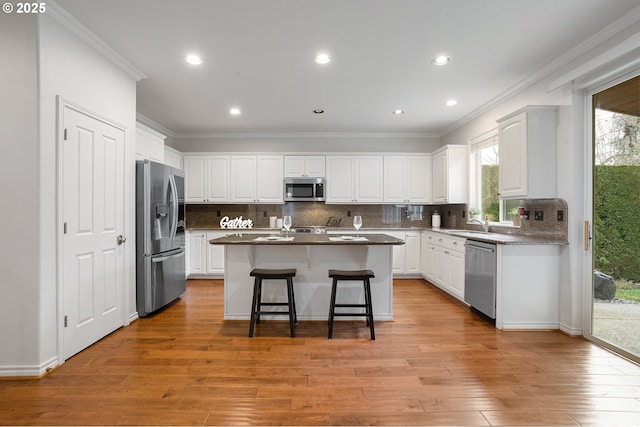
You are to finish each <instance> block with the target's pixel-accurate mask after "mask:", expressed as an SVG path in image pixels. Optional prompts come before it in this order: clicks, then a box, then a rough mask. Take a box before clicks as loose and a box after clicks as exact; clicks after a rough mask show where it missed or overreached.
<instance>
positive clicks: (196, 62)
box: [184, 54, 202, 65]
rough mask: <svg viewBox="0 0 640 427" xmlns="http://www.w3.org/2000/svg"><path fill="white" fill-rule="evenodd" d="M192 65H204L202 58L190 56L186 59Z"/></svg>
mask: <svg viewBox="0 0 640 427" xmlns="http://www.w3.org/2000/svg"><path fill="white" fill-rule="evenodd" d="M184 60H185V61H187V62H188V63H189V64H191V65H200V64H202V58H200V57H199V56H198V55H195V54H189V55H187V56H186V57H185V58H184Z"/></svg>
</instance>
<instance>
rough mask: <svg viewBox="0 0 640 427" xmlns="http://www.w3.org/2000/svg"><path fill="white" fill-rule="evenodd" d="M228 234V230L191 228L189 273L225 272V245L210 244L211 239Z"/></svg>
mask: <svg viewBox="0 0 640 427" xmlns="http://www.w3.org/2000/svg"><path fill="white" fill-rule="evenodd" d="M226 234H228V233H227V232H226V231H207V230H191V231H190V233H189V235H190V237H189V274H190V275H193V276H206V275H222V274H224V246H219V245H210V244H209V240H211V239H215V238H217V237H222V236H224V235H226Z"/></svg>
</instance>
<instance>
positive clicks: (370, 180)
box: [326, 156, 383, 204]
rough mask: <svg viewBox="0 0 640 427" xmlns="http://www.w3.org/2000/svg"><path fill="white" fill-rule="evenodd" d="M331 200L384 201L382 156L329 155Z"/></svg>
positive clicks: (328, 171) (345, 201)
mask: <svg viewBox="0 0 640 427" xmlns="http://www.w3.org/2000/svg"><path fill="white" fill-rule="evenodd" d="M326 169H327V189H328V190H327V198H326V202H327V203H363V204H371V203H381V202H382V200H383V197H382V192H383V179H382V178H383V158H382V156H327V164H326Z"/></svg>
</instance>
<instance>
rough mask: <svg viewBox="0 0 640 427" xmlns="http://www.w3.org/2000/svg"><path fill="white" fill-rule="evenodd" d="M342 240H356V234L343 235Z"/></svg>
mask: <svg viewBox="0 0 640 427" xmlns="http://www.w3.org/2000/svg"><path fill="white" fill-rule="evenodd" d="M341 238H342V240H355V239H356V238H355V236H342V237H341Z"/></svg>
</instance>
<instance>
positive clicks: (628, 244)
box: [594, 165, 640, 282]
mask: <svg viewBox="0 0 640 427" xmlns="http://www.w3.org/2000/svg"><path fill="white" fill-rule="evenodd" d="M594 173H595V180H594V182H595V188H594V229H595V235H596V239H595V240H594V264H595V265H594V266H595V268H596V269H597V270H599V271H602V272H603V273H606V274H608V275H610V276H613V277H615V278H619V279H627V280H629V281H632V282H640V166H610V165H596V166H595V170H594Z"/></svg>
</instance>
